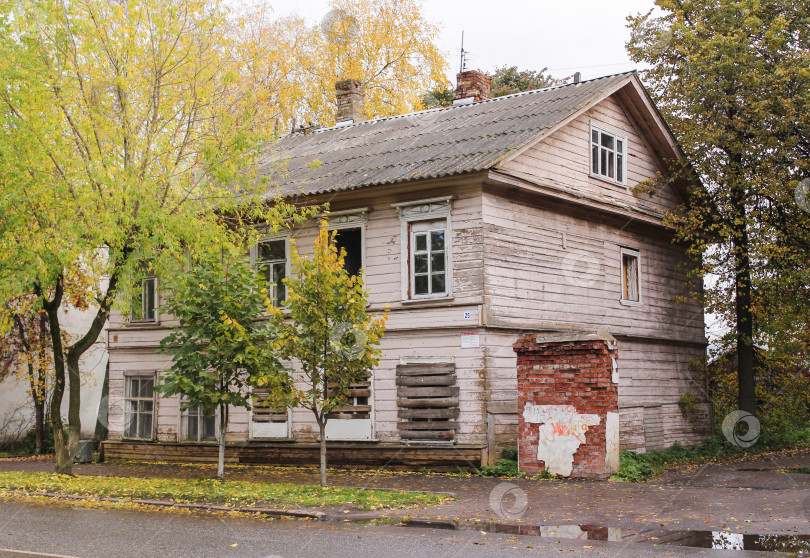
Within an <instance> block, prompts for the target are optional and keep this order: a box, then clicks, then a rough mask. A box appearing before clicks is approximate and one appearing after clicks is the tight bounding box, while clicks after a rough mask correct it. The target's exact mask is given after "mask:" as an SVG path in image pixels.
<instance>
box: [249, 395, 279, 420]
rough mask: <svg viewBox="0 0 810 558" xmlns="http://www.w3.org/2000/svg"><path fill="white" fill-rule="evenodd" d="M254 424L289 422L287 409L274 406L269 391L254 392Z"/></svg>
mask: <svg viewBox="0 0 810 558" xmlns="http://www.w3.org/2000/svg"><path fill="white" fill-rule="evenodd" d="M253 422H260V423H261V422H287V408H286V407H284V406H283V405H273V403H272V402H271V401H270V399H269V397H268V391H267V390H261V389H254V390H253Z"/></svg>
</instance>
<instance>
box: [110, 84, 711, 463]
mask: <svg viewBox="0 0 810 558" xmlns="http://www.w3.org/2000/svg"><path fill="white" fill-rule="evenodd" d="M337 95H338V120H339V123H338V124H337V125H336V126H334V127H331V128H321V129H312V130H302V131H298V132H296V133H292V134H290V135H288V136H286V137H283V138H282V139H281V140H280V141H278V142H277V143H276V144H274V145H273V146H272V147H271V148H270V149H269V150H268V152H267V154H266V155H265V157H264V159H263V160H262V161H261V167H260V170H261V172H263V173H265V174H267V175H269V176H270V178H271V180H272V181H273V182H274V183H276V184H278V185H279V188H280V193H281V194H282V195H283V196H284V197H285V198H287V199H289V200H292V201H294V202H295V203H299V204H323V203H327V202H328V203H329V204H330V207H331V215H330V223H331V226H332V227H333V228H335V229H337V230H339V234H338V243H339V244H340V245H341V246H342V247H343V248H345V249H346V251H347V255H348V256H347V266H351V267H352V270H354V271H356V270H358V269H360V268H362V270H363V274H364V278H365V282H366V285H367V288H368V290H369V291H370V298H371V311H382V309H383V307H384V305H386V304H388V305H390V308H391V310H390V315H389V322H388V328H387V333H386V335H385V337H384V339H383V342H382V351H383V353H382V354H383V356H382V359H381V360H380V363H379V366H378V367H377V368H376V369H375V370H374V373H373V376H372V377H371V378H370V381H369V382H368V383H367V384H365V385H360V386H357V388H356V390H355V392H354V393H353V396H354V398H353V400H352V405H351V406H350V407H348V408H347V409H345V412H342V413H341V414H340V415H339V416H338V417H337V418H334V419H333V420H331V421H330V422H329V428H328V432H327V435H328V439H329V444H330V462H331V463H333V464H335V465H353V466H358V467H381V466H387V467H400V468H403V467H413V468H420V467H423V466H424V467H430V468H433V469H434V470H438V469H441V468H455V466H457V465H460V466H477V465H479V464H481V463H482V462H491V461H492V460H494V459H496V458H497V457H499V455H500V451H501V450H502V449H503V448H506V447H511V446H515V445H516V436H517V422H518V420H517V419H518V417H517V401H516V389H517V387H516V386H517V384H516V356H515V351H514V350H513V343H514V342H515V340H516V339H517V337H518V336H520V335H521V334H525V333H527V332H545V333H553V332H571V331H591V332H596V331H599V332H609V333H610V334H611V335H612V336H613V337H614V338H615V339H616V340H617V341H618V354H619V358H618V361H619V367H618V370H619V379H618V382H619V384H618V394H619V395H618V397H619V415H620V442H621V447H622V448H626V449H637V450H650V449H658V448H662V447H664V446H666V445H669V444H671V443H673V442H676V441H679V442H688V441H693V440H696V439H697V438H698V437H700V436H701V435H702V434H703V433H704V428H705V424H704V423H702V422H700V421H697V422H696V421H695V420H694V418H689V417H687V416H685V414H684V413H682V411H681V409H680V407H679V401H680V400H681V398H682V396H683V395H684V394H685V393H687V392H691V393H693V394H695V395H697V396H698V397H699V398H700V397H701V393H702V390H701V386H700V385H699V380H698V378H697V377H695V373H694V372H692V370H691V368H690V362H692V361H694V360H695V359H697V358H698V357H700V356H701V355H703V354H704V352H705V343H706V341H705V337H704V319H703V308H702V306H701V305H700V304H699V303H698V302H695V301H694V300H688V301H686V302H676V301H675V299H676V298H677V297H681V296H685V295H687V294H688V291H689V289H690V287H689V286H688V278H687V274H686V269H687V268H686V267H684V266H683V264H684V262H685V261H686V255H685V250H684V248H683V247H681V246H679V245H677V244H674V243H673V242H672V238H673V231H672V230H671V229H669V228H667V227H666V226H665V225H664V224H663V217H664V213H663V211H664V210H666V209H668V208H673V207H675V206H676V205H678V204H679V203H680V202H681V201H682V200H683V196H684V195H685V192H686V188H685V187H684V186H683V185H680V184H678V183H675V184H673V185H672V186H670V187H668V188H666V189H663V190H661V191H659V192H658V193H657V194H655V195H654V196H648V195H638V196H637V195H634V193H633V192H632V191H631V189H632V187H633V186H635V185H636V184H638V183H639V182H640V181H643V180H645V179H648V178H650V177H653V176H654V175H656V173H659V172H661V173H664V174H666V173H667V169H668V168H671V167H669V166H668V162H672V161H681V160H682V159H683V155H682V153H681V152H680V150H679V148H678V146H677V144H676V142H675V140H674V139H673V136H672V134H671V132H670V131H669V130H668V128H667V126H666V123H665V122H664V121H663V120H662V118H661V116H660V114H659V113H658V112H657V110H656V108H655V107H654V106H653V104H652V102H651V100H650V98H649V96H648V95H647V93H646V92H645V90H644V87H643V85H642V84H641V82H640V80H639V78H638V76H637V75H636V74H635V73H625V74H619V75H613V76H608V77H603V78H599V79H594V80H589V81H582V82H578V83H573V84H569V85H562V86H556V87H550V88H547V89H542V90H537V91H528V92H524V93H518V94H514V95H509V96H505V97H499V98H489V78H487V76H485V75H484V74H481V73H478V72H466V73H464V74H460V75H459V87H458V89H457V91H456V95H455V96H456V99H457V100H456V102H455V103H454V105H453V106H452V107H446V108H438V109H433V110H427V111H422V112H417V113H412V114H405V115H401V116H394V117H389V118H381V119H376V120H363V116H362V114H363V110H362V103H363V89H362V86H361V85H360V84H359V83H357V82H354V81H351V80H347V81H345V82H341V83H339V84H338V88H337ZM279 161H285V162H286V164H285V165H283V166H282V167H279V165H278V163H279ZM313 161H318V163H319V164H316V165H313V164H312V163H313ZM278 193H279V192H278V191H276V190H274V191H271V192H268V198H271V197H273V196H275V195H277V194H278ZM315 233H316V229H315V227H314V225H313V226H306V227H302V228H299V229H297V230H293V231H291V232H290V233H289V234H280V235H276V236H269V237H267V238H264V239H262V240H261V241H260V242H259V244H258V245H257V246H254V247H253V248H252V252H251V258H252V260H253V261H254V263H255V264H256V265H257V266H258V267H261V268H262V269H264V270H265V272H266V273H267V276H268V278H269V279H270V284H271V285H272V288H273V289H274V296H276V297H277V298H278V299H279V300H281V299H283V285H281V283H280V279H281V278H282V277H284V276H285V275H288V274H289V273H290V258H289V243H288V241H289V239H290V237H291V236H292V237H295V238H296V239H297V242H298V245H299V246H306V245H310V246H311V243H312V240H313V239H314V235H315ZM692 288H694V286H692ZM144 290H145V295H146V296H144V301H145V305H146V306H147V307H145V309H144V312H143V315H142V318H143V319H142V320H139V321H137V322H135V321H132V322H131V323H124V322H123V320H122V319H121V317H120V316H116V317H114V318H113V323H112V324H111V327H110V330H109V351H110V389H109V392H110V412H109V417H110V420H109V423H110V424H109V426H110V440H109V441H108V442H107V443H106V444H105V447H104V451H105V454H106V456H107V457H112V458H115V457H139V458H144V457H153V458H160V459H167V460H192V459H211V458H214V456H215V452H216V450H215V447H214V445H213V441H214V436H215V430H216V429H215V428H214V421H215V420H216V419H215V418H206V417H204V416H201V415H200V413H198V412H195V410H194V409H191V410H188V411H185V412H183V413H181V412H180V410H179V402H178V401H177V399H176V398H175V399H172V398H167V399H165V398H159V397H157V396H156V394H154V392H153V391H152V387H153V386H154V384H155V382H159V381H160V380H159V378H160V374H161V370H162V369H164V368H165V367H167V366H168V364H169V362H170V361H169V357H168V356H166V355H158V354H157V353H156V348H157V347H158V343H159V341H160V339H161V338H162V337H163V336H164V335H166V332H167V329H166V326H167V323H169V322H168V317H166V316H161V315H159V314H157V313H155V312H154V310H153V308H152V307H149V304H151V303H153V302H154V299H155V297H156V296H158V294H156V293H157V292H159V285H157V287H156V284H155V281H154V280H147V281H146V282H145V283H144ZM150 301H151V303H150ZM431 398H433V399H435V403H434V404H431V403H430V399H431ZM227 436H228V439H227V441H228V443H229V446H228V454H227V455H228V458H229V460H232V461H235V460H239V461H242V462H259V463H306V462H314V460H315V458H316V441H317V427H316V426H315V424H314V422H313V420H312V417H311V414H310V412H309V411H306V410H302V409H292V410H290V411H289V412H285V413H279V412H269V411H268V410H266V409H261V410H260V409H257V410H255V411H254V412H246V411H244V410H242V409H235V410H234V411H233V413H232V414H231V418H230V425H229V429H228V434H227Z"/></svg>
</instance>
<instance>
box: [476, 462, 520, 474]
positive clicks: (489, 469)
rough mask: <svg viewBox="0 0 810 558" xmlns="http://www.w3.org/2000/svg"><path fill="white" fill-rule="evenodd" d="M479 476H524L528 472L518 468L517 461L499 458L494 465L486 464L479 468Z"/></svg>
mask: <svg viewBox="0 0 810 558" xmlns="http://www.w3.org/2000/svg"><path fill="white" fill-rule="evenodd" d="M478 476H479V477H524V476H526V473H524V472H523V471H521V470H519V469H518V464H517V461H515V460H513V459H499V460H498V462H497V463H495V465H494V466H491V465H484V466H483V467H481V468H480V469H479V470H478Z"/></svg>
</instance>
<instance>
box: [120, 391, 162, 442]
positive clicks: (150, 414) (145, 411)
mask: <svg viewBox="0 0 810 558" xmlns="http://www.w3.org/2000/svg"><path fill="white" fill-rule="evenodd" d="M154 389H155V377H154V375H146V376H127V377H125V385H124V436H125V437H127V438H135V439H138V440H151V439H152V437H153V433H154V425H155V392H154Z"/></svg>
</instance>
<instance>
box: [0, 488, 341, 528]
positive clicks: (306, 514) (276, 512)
mask: <svg viewBox="0 0 810 558" xmlns="http://www.w3.org/2000/svg"><path fill="white" fill-rule="evenodd" d="M0 494H13V495H16V496H43V497H46V498H60V499H64V500H91V501H94V502H113V503H122V502H123V503H126V504H140V505H143V506H155V507H163V508H178V509H189V510H200V511H214V512H239V513H254V514H256V515H265V516H268V517H295V518H298V519H317V520H319V521H326V520H327V519H329V516H328V515H327V514H325V513H324V512H319V511H307V510H283V509H277V508H240V507H233V506H214V505H210V504H190V503H183V502H170V501H168V500H141V499H138V498H113V497H109V496H80V495H77V494H57V493H55V492H26V491H24V490H0Z"/></svg>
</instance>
